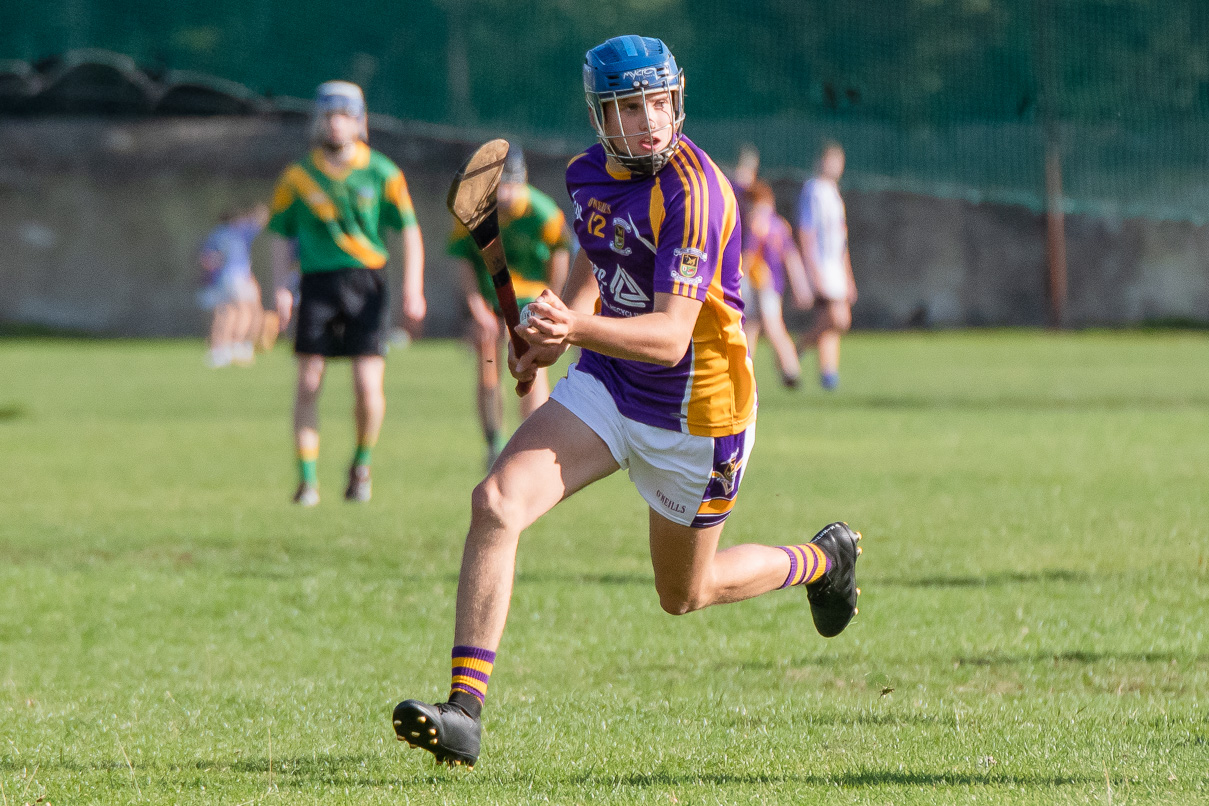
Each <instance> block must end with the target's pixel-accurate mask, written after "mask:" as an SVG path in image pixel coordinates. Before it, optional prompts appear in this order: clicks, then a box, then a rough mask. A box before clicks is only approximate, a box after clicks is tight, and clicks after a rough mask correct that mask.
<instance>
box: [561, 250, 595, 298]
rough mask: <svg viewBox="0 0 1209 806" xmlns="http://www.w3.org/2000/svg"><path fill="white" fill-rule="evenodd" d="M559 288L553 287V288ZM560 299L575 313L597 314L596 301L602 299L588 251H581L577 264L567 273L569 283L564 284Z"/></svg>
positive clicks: (576, 259) (576, 256)
mask: <svg viewBox="0 0 1209 806" xmlns="http://www.w3.org/2000/svg"><path fill="white" fill-rule="evenodd" d="M557 287H558V286H551V288H557ZM559 299H561V300H562V301H563V303H564V304H565V305H566V306H567V307H568V308H570V309H571V310H573V311H580V312H586V313H595V312H596V300H598V299H600V286H598V285H596V275H595V274H594V273H593V271H592V261H591V260H589V259H588V253H587V252H586V251H584V250H582V249H581V250H579V253H578V254H576V255H575V264H574V265H573V266H572V267H571V270H570V271H569V272H568V273H567V281H566V282H565V283H563V290H562V294H560V295H559Z"/></svg>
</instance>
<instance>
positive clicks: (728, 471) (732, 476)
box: [709, 450, 743, 497]
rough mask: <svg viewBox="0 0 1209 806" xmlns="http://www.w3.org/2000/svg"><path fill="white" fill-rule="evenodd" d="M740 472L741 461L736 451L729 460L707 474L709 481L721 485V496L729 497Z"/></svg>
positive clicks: (741, 467)
mask: <svg viewBox="0 0 1209 806" xmlns="http://www.w3.org/2000/svg"><path fill="white" fill-rule="evenodd" d="M742 470H743V460H742V459H741V458H740V456H739V451H738V450H736V451H735V452H734V453H732V454H731V456H730V458H729V459H727V460H726V461H725V462H722V463H721V464H719V465H717V466H716V467H715V468H714V469H713V470H711V471H710V472H709V480H710V481H717V482H718V483H719V484H721V485H722V492H723V495H725V496H727V497H729V496H730V495H731V494H733V493H734V491H735V483H736V482H737V481H738V480H739V473H740V472H741V471H742Z"/></svg>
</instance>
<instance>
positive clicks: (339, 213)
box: [269, 143, 416, 274]
mask: <svg viewBox="0 0 1209 806" xmlns="http://www.w3.org/2000/svg"><path fill="white" fill-rule="evenodd" d="M415 223H416V214H415V210H414V209H413V208H412V204H411V195H410V194H409V193H408V192H407V180H405V179H404V178H403V172H402V171H400V170H399V168H398V166H397V165H395V164H394V163H393V162H391V161H390V159H389V158H388V157H386V156H384V155H382V154H379V153H378V152H377V151H374V150H372V149H371V148H370V147H369V146H367V145H366V144H365V143H358V144H357V153H356V155H355V156H354V157H353V161H352V163H351V164H350V165H349V167H348V168H346V169H344V170H343V171H336V170H334V169H333V168H332V166H331V165H329V164H328V163H327V161H326V160H325V159H324V157H323V152H322V151H321V150H319V149H315V150H314V151H312V152H311V153H310V154H308V155H307V156H306V157H304V158H303V159H301V160H299V161H298V162H296V163H294V164H293V165H291V166H290V167H289V168H286V170H285V173H283V174H282V175H281V179H280V181H278V183H277V190H276V191H275V192H274V194H273V208H272V218H271V219H269V229H271V230H273V231H274V232H276V233H277V234H278V235H281V236H283V237H285V238H295V239H297V241H298V263H299V267H300V269H301V270H302V273H303V274H308V273H311V272H320V271H334V270H336V269H352V268H369V269H380V268H382V267H383V266H385V265H386V257H387V253H386V241H385V239H384V237H383V236H384V232H383V229H384V228H386V227H390V228H392V229H406V228H407V227H410V226H414V225H415Z"/></svg>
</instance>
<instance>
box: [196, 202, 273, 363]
mask: <svg viewBox="0 0 1209 806" xmlns="http://www.w3.org/2000/svg"><path fill="white" fill-rule="evenodd" d="M268 220H269V212H268V208H267V207H265V206H264V205H257V206H255V207H252V208H250V209H247V210H240V211H236V212H230V213H225V214H224V215H223V217H222V223H221V224H219V225H218V226H217V227H215V228H214V229H213V230H211V232H210V234H209V235H207V236H206V240H205V242H204V243H202V247H201V249H200V250H198V255H197V262H198V264H199V265H200V266H201V271H202V277H201V282H202V288H201V290H200V291H199V292H198V295H197V300H198V304H199V305H200V306H201V307H202V308H203V309H204V310H207V311H212V312H213V317H212V319H211V322H210V353H209V363H210V366H212V367H224V366H226V365H228V364H230V363H232V362H234V363H238V364H249V363H251V362H252V358H253V342H254V341H255V340H256V339H257V337H258V335H259V333H260V326H261V320H262V316H263V314H264V310H263V308H262V307H261V301H260V285H259V284H258V283H257V282H256V278H255V277H254V276H253V275H252V242H253V241H254V240H256V236H257V235H259V234H260V232H261V230H263V229H264V227H265V223H266V222H267V221H268Z"/></svg>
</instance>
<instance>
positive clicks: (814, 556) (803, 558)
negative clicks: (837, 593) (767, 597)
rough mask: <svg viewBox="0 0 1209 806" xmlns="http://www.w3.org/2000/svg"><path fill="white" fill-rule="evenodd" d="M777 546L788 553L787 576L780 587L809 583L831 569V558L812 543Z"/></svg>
mask: <svg viewBox="0 0 1209 806" xmlns="http://www.w3.org/2000/svg"><path fill="white" fill-rule="evenodd" d="M777 548H779V549H780V550H781V551H783V552H785V553H786V554H788V555H789V576H787V577H785V584H784V585H782V586H781V588H788V587H790V586H791V585H809V584H810V583H811V582H816V581H817V580H819V579H820V578H821V577H822V576H823V574H825V573H827V572H828V571H829V570H831V559H830V558H829V557H828V556H827V554H826V552H824V551H823V550H822V549H821V548H819V547H818V546H816V545H815V544H813V543H803V544H801V545H797V546H777ZM778 590H780V588H778Z"/></svg>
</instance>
